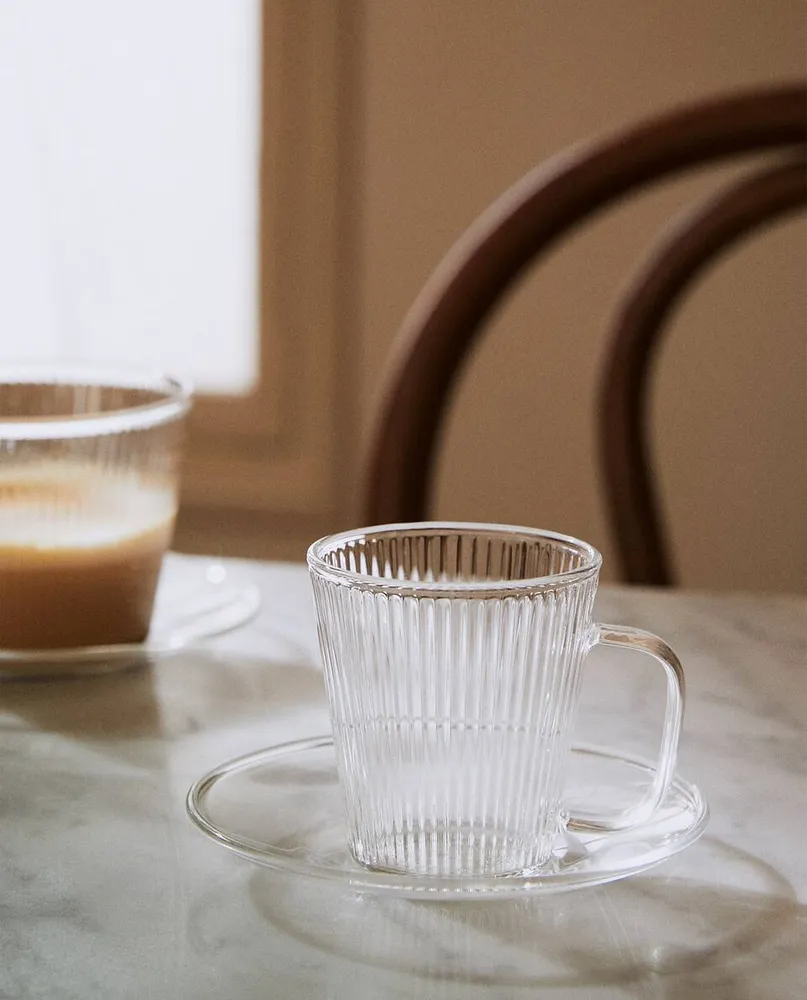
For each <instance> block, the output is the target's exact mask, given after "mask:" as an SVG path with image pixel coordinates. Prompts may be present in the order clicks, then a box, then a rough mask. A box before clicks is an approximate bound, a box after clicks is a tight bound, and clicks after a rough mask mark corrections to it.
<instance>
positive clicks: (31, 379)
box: [0, 361, 193, 441]
mask: <svg viewBox="0 0 807 1000" xmlns="http://www.w3.org/2000/svg"><path fill="white" fill-rule="evenodd" d="M26 384H30V385H85V386H94V385H97V386H109V387H117V388H122V389H149V390H152V391H154V392H159V393H161V394H162V398H161V399H157V400H154V401H153V402H150V403H143V404H141V405H138V406H129V407H123V408H121V409H117V410H105V411H103V412H101V413H77V414H73V413H65V414H59V415H56V416H41V417H38V416H24V417H5V416H3V417H0V440H5V441H41V440H57V439H61V438H83V437H99V436H101V435H107V434H120V433H125V432H128V431H139V430H146V429H147V428H150V427H158V426H160V425H162V424H167V423H169V422H170V421H172V420H177V419H179V418H180V417H183V416H184V415H185V414H186V413H187V412H188V410H189V409H190V407H191V405H192V391H193V390H192V386H191V383H190V382H189V381H188V380H187V379H184V378H180V377H177V376H173V375H168V374H166V373H164V372H161V371H159V370H154V369H147V368H143V369H140V368H136V367H129V366H124V365H101V364H91V363H85V362H74V361H65V362H59V361H51V362H23V363H19V364H10V365H0V390H2V387H3V386H11V385H26Z"/></svg>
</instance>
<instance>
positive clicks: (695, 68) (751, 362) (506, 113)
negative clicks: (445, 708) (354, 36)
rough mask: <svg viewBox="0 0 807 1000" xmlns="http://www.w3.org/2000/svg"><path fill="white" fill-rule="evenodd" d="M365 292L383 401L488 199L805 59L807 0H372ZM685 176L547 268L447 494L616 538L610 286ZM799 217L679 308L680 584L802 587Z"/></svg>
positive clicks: (665, 424) (450, 475) (672, 442)
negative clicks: (432, 287) (455, 251)
mask: <svg viewBox="0 0 807 1000" xmlns="http://www.w3.org/2000/svg"><path fill="white" fill-rule="evenodd" d="M362 12H363V53H364V55H363V74H362V76H363V109H362V114H361V135H362V140H361V150H360V156H359V157H358V161H359V164H360V183H361V198H360V205H361V229H360V241H359V242H360V254H359V257H360V260H361V273H360V278H359V288H358V293H359V306H360V323H359V325H360V329H361V344H360V355H361V361H362V369H363V377H364V386H365V407H364V410H363V414H362V416H363V419H364V420H365V423H366V419H367V413H368V412H369V407H368V405H367V403H368V402H369V400H370V399H371V398H372V391H373V387H374V385H375V384H376V380H377V376H378V373H379V371H380V369H381V366H382V362H383V359H384V357H385V354H386V352H387V350H388V347H389V344H390V341H391V338H392V336H393V334H394V332H395V331H396V329H397V327H398V325H399V323H400V321H401V319H402V317H403V315H404V313H405V311H406V309H407V307H408V306H409V305H410V303H411V301H412V299H413V298H414V296H415V295H416V293H417V291H418V290H419V288H420V286H421V285H422V283H423V282H424V281H425V279H426V277H427V276H428V274H429V272H430V271H431V269H432V268H433V267H434V266H435V265H436V263H437V262H438V260H439V259H440V257H441V256H442V255H443V253H444V252H445V251H446V250H447V249H448V247H449V246H450V244H451V243H452V242H453V240H454V239H455V238H456V237H457V236H458V235H459V234H460V233H461V232H462V230H463V229H464V228H465V227H466V226H467V225H468V224H469V223H470V221H471V220H472V219H473V218H474V216H475V215H476V213H477V212H479V211H480V210H481V209H482V208H484V207H485V206H486V205H487V204H488V202H489V201H491V200H492V199H493V198H494V197H496V195H497V194H498V193H499V192H500V191H501V190H503V189H504V188H505V187H507V186H508V185H509V184H510V183H512V182H513V181H515V180H516V179H517V178H518V177H519V176H520V175H521V174H522V173H524V172H525V171H526V170H527V169H529V168H530V167H531V166H532V165H533V164H535V163H536V162H537V161H539V160H541V159H542V158H543V157H545V156H548V155H550V154H551V153H553V152H555V151H557V150H559V149H561V148H562V147H564V146H565V145H566V144H568V143H570V142H573V141H575V140H577V139H580V138H582V137H586V136H589V135H591V134H594V133H598V132H602V131H604V130H609V129H613V128H616V127H618V126H619V125H620V124H622V123H624V122H628V121H630V120H631V119H633V118H635V117H637V116H640V115H643V114H646V113H649V112H652V111H654V110H656V109H659V108H664V107H667V106H670V105H671V104H673V103H675V102H676V101H679V100H683V99H687V98H690V97H693V96H696V95H700V94H705V93H708V92H712V91H718V90H721V89H724V88H729V87H733V86H736V85H741V84H748V83H753V82H758V81H769V80H772V79H785V78H791V77H794V76H796V75H798V74H799V73H803V71H804V64H805V46H804V23H803V22H804V6H803V4H802V2H801V0H746V2H744V3H741V4H738V3H736V0H709V2H708V3H704V2H702V0H656V2H654V3H645V2H642V0H632V2H617V0H614V2H602V3H598V2H587V3H574V2H562V3H541V2H538V0H439V2H438V3H435V2H434V0H407V2H406V3H388V2H382V0H365V2H364V3H363V5H362ZM701 189H703V179H702V178H697V179H695V180H692V179H690V180H687V181H686V182H684V183H679V184H677V185H675V186H673V187H671V188H667V189H665V190H664V191H663V192H661V193H657V194H654V195H652V196H650V197H646V198H644V199H643V200H642V202H641V203H640V204H639V205H637V206H636V207H635V208H633V209H631V210H630V211H620V212H619V213H612V214H611V215H610V216H609V217H608V218H605V219H603V220H601V221H599V222H597V224H596V225H594V226H593V227H591V228H590V229H589V230H587V234H586V235H585V236H584V237H576V238H575V239H574V240H573V241H572V242H571V243H570V244H569V246H568V248H567V249H566V250H565V251H564V252H563V253H562V254H561V255H560V256H559V258H558V259H557V261H555V262H554V263H553V264H552V265H551V266H550V267H542V268H541V270H540V271H539V273H536V274H535V275H534V276H531V277H530V279H529V280H528V281H527V282H526V284H525V285H524V286H523V287H522V288H521V289H520V290H519V291H518V292H517V294H516V295H515V296H514V297H513V298H512V300H511V301H510V302H509V303H508V304H507V306H506V308H505V309H504V310H503V313H502V315H501V318H500V319H499V320H498V321H497V323H496V324H495V327H494V328H492V329H491V331H490V333H489V335H488V337H487V339H486V341H485V343H484V345H483V346H482V349H481V350H480V351H479V352H478V354H477V355H476V357H475V358H474V360H473V362H472V364H471V366H470V368H469V370H468V373H467V376H466V378H465V381H464V382H463V384H462V388H461V391H460V393H459V396H458V399H457V402H456V405H455V406H454V409H453V412H452V414H451V418H450V422H449V424H450V426H449V430H448V433H447V436H446V441H445V448H444V453H443V458H442V461H441V465H440V477H441V480H440V488H439V495H438V498H437V504H436V510H435V512H434V513H435V514H436V515H438V516H444V517H458V518H459V517H461V518H473V519H491V520H500V521H510V522H517V523H523V524H535V525H540V526H543V527H551V528H555V529H559V530H564V531H568V532H572V533H575V534H579V535H582V536H583V537H585V538H587V539H589V540H590V541H592V542H594V543H595V544H597V545H598V546H600V547H601V548H602V549H603V550H604V553H605V556H606V565H607V563H608V558H609V556H610V553H611V547H610V544H609V539H608V532H607V528H606V525H605V521H604V515H603V509H602V504H601V497H600V493H599V491H598V484H597V472H596V466H595V456H594V433H593V411H592V407H593V393H594V387H595V383H596V375H597V370H598V365H599V362H600V357H601V352H602V348H603V334H604V322H605V318H606V316H607V312H608V304H609V302H610V301H611V300H612V299H613V295H614V292H615V290H616V288H617V287H618V285H619V284H620V282H621V281H622V280H623V279H624V276H625V274H626V272H627V269H629V268H630V266H631V262H633V261H635V260H636V255H637V253H639V252H640V251H641V250H642V249H643V248H645V247H647V246H648V245H649V241H650V240H651V239H652V237H653V233H654V227H655V226H656V224H657V223H659V222H660V221H661V220H663V219H664V218H665V217H666V216H667V215H668V214H669V212H670V210H671V209H673V208H674V207H675V206H676V205H678V204H679V203H681V202H682V200H683V199H684V198H685V196H686V195H691V194H692V193H693V192H695V191H699V190H701ZM803 241H804V225H803V222H800V221H790V222H787V223H784V224H782V225H780V226H778V227H777V228H776V229H775V230H774V231H772V232H771V234H770V235H767V236H765V237H764V238H762V239H761V240H759V241H757V242H752V243H750V244H748V245H747V247H744V248H743V249H742V250H741V251H740V252H738V253H735V254H734V255H732V256H731V257H730V258H728V259H726V261H725V262H724V263H722V264H721V265H720V266H719V267H718V268H717V269H716V270H715V271H714V272H713V274H712V275H710V279H709V281H708V282H706V283H705V285H704V286H703V288H702V290H699V291H698V293H697V295H696V296H694V297H693V298H692V299H691V301H690V303H688V304H687V306H686V308H685V309H684V310H683V311H682V312H681V314H680V315H679V317H678V318H677V321H676V323H675V325H674V327H673V328H672V329H671V331H670V336H669V342H668V345H667V346H666V348H665V351H664V356H663V359H662V364H661V369H660V377H659V381H658V393H657V398H656V403H655V407H654V411H655V426H656V428H657V433H656V440H657V448H658V461H659V464H660V471H661V475H662V479H663V482H664V484H665V486H666V487H667V491H666V496H667V499H668V507H669V513H670V518H671V527H672V532H673V537H674V541H675V547H676V552H677V554H678V557H679V558H678V563H679V566H680V570H681V575H682V577H683V582H684V583H685V584H687V585H689V586H696V587H706V586H717V587H741V588H748V589H782V590H795V589H805V586H806V580H805V570H804V565H805V561H806V560H805V555H807V535H806V530H807V529H806V528H805V516H804V515H805V506H806V505H805V500H807V466H805V453H806V452H807V448H805V445H806V444H807V440H806V438H807V404H806V402H805V396H806V395H807V394H806V393H805V387H806V386H807V377H806V375H807V364H806V355H805V336H804V335H805V269H804V265H805V257H804V242H803Z"/></svg>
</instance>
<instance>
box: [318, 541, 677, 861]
mask: <svg viewBox="0 0 807 1000" xmlns="http://www.w3.org/2000/svg"><path fill="white" fill-rule="evenodd" d="M600 563H601V557H600V555H599V553H598V552H597V551H596V550H595V549H594V548H593V547H592V546H590V545H588V544H587V543H586V542H582V541H579V540H577V539H575V538H570V537H567V536H564V535H558V534H554V533H552V532H544V531H537V530H533V529H529V528H518V527H509V526H503V525H479V524H458V523H445V524H441V523H419V524H399V525H384V526H380V527H373V528H366V529H363V530H358V531H351V532H345V533H343V534H339V535H334V536H331V537H328V538H323V539H320V540H319V541H318V542H315V543H314V544H313V545H312V546H311V548H310V549H309V552H308V565H309V569H310V573H311V578H312V583H313V590H314V601H315V606H316V613H317V625H318V631H319V638H320V646H321V649H322V655H323V661H324V668H325V683H326V688H327V692H328V700H329V705H330V713H331V720H332V725H333V735H334V743H335V747H336V754H337V764H338V769H339V777H340V782H341V785H342V790H343V793H344V798H345V803H346V807H347V817H348V828H349V847H350V850H351V852H352V854H353V856H354V857H355V859H356V860H357V861H358V862H359V863H360V864H362V865H365V866H368V867H370V868H374V869H380V870H384V871H391V872H399V873H403V874H406V875H418V876H434V877H441V878H442V877H484V876H507V875H516V874H517V875H524V874H525V873H529V872H532V871H535V872H540V870H541V868H542V867H543V866H545V865H546V863H547V862H548V861H549V859H550V857H551V855H552V852H553V849H554V848H555V846H556V845H557V842H558V837H559V835H560V834H561V833H562V831H563V829H564V827H565V825H566V824H567V822H574V823H577V824H578V825H581V826H586V827H589V828H592V827H593V828H597V829H603V830H609V829H623V828H627V827H631V826H634V825H637V824H640V823H642V822H644V821H646V820H647V819H648V818H649V817H650V816H651V815H652V814H653V812H654V811H655V810H656V809H657V808H658V806H659V805H660V803H661V802H662V801H663V799H664V796H665V794H666V792H667V790H668V788H669V784H670V781H671V779H672V777H673V774H674V771H675V763H676V755H677V748H678V739H679V735H680V731H681V722H682V717H683V703H684V680H683V672H682V669H681V665H680V663H679V661H678V658H677V657H676V655H675V654H674V653H673V651H672V650H671V649H670V648H669V646H667V645H666V644H665V643H664V642H663V641H662V640H661V639H659V638H658V637H656V636H654V635H652V634H650V633H647V632H642V631H639V630H638V629H632V628H628V627H626V626H614V625H598V624H595V623H594V622H593V620H592V607H593V603H594V596H595V593H596V590H597V583H598V576H599V569H600ZM596 643H604V644H606V645H616V646H628V647H631V648H634V649H639V650H642V651H644V652H646V653H649V654H650V655H651V656H652V657H654V658H655V660H656V661H657V662H658V663H659V664H660V665H661V666H662V668H663V669H664V671H665V674H666V677H667V706H666V713H665V719H664V724H663V734H662V741H661V753H660V759H659V762H658V767H657V770H656V774H655V778H654V781H653V784H652V786H651V787H650V789H649V790H648V791H647V793H646V795H645V796H644V798H642V800H641V801H639V802H637V803H636V804H635V805H634V806H633V807H631V808H630V809H628V810H627V811H626V812H624V813H622V814H621V815H619V816H617V817H609V818H607V819H605V818H601V817H598V816H596V815H578V816H575V817H572V818H571V820H570V818H569V817H568V816H567V813H566V810H565V807H564V791H565V766H566V761H567V757H568V752H569V739H570V732H571V726H572V722H573V720H574V716H575V709H576V706H577V701H578V693H579V687H580V668H581V664H582V662H583V660H584V658H585V656H586V654H587V653H588V651H589V650H590V649H591V648H592V646H594V645H595V644H596Z"/></svg>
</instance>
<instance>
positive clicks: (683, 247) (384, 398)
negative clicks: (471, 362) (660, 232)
mask: <svg viewBox="0 0 807 1000" xmlns="http://www.w3.org/2000/svg"><path fill="white" fill-rule="evenodd" d="M806 147H807V87H805V86H804V85H802V84H793V85H787V86H778V87H772V88H768V89H764V90H755V91H753V92H745V93H740V94H734V95H729V96H724V97H721V98H718V99H713V100H709V101H704V102H701V103H697V104H694V105H691V106H687V107H684V108H681V109H677V110H674V111H672V112H670V113H667V114H664V115H660V116H657V117H653V118H651V119H649V120H645V121H643V122H641V123H640V124H638V125H637V126H635V127H633V128H630V129H628V130H625V131H620V132H618V133H616V134H614V135H611V136H610V137H607V138H605V139H600V140H597V141H594V142H592V143H589V144H586V145H583V146H578V147H575V148H573V149H571V150H570V151H568V152H565V153H563V154H561V155H559V156H557V157H554V158H553V159H551V160H549V161H548V162H547V163H545V164H543V165H541V166H538V167H537V168H535V169H534V170H532V171H530V173H528V174H527V175H526V176H525V177H524V178H522V180H521V181H519V182H518V183H517V184H515V185H514V186H513V187H512V188H511V189H510V190H509V191H507V192H506V193H505V194H504V195H503V196H502V197H500V198H499V199H498V200H497V201H496V202H495V203H494V204H493V205H491V206H490V208H488V209H487V211H485V212H484V213H483V214H482V215H481V216H479V218H478V219H477V220H476V222H474V224H473V225H472V226H471V227H470V229H469V230H468V231H467V232H466V233H465V234H464V235H463V236H462V237H461V238H460V240H459V241H458V242H457V243H456V244H455V245H454V247H453V248H452V249H451V250H450V252H449V253H448V255H447V256H446V257H445V258H444V260H443V261H442V263H441V264H440V265H439V267H438V268H437V270H436V271H435V272H434V274H433V275H432V277H431V278H430V280H429V281H428V282H427V284H426V285H425V287H424V288H423V290H422V292H421V294H420V295H419V297H418V298H417V300H416V301H415V303H414V305H413V307H412V309H411V310H410V312H409V314H408V315H407V317H406V319H405V320H404V323H403V326H402V328H401V330H400V332H399V334H398V337H397V339H396V341H395V344H394V346H393V351H392V354H391V357H390V360H389V362H388V365H387V369H386V373H385V377H384V380H383V385H382V392H381V396H380V405H379V409H378V412H377V415H376V419H375V421H374V424H373V428H372V435H371V440H370V448H369V451H368V455H367V459H366V465H365V469H364V510H363V516H364V520H365V523H367V524H380V523H389V522H396V521H418V520H424V519H425V518H426V516H427V508H428V501H429V490H430V486H431V481H432V472H433V465H434V458H435V451H436V444H437V440H438V434H439V430H440V425H441V421H442V418H443V416H444V415H445V411H446V407H447V403H448V399H449V395H450V391H451V389H452V387H453V385H454V382H455V380H456V378H457V376H458V374H459V372H460V370H461V368H462V365H463V362H464V361H465V359H466V358H467V356H468V354H469V352H470V349H471V347H472V346H473V344H474V343H475V341H476V338H477V337H478V336H479V335H480V333H481V331H482V328H483V325H484V323H485V320H486V319H487V318H488V317H489V316H490V314H491V312H492V310H493V308H494V306H495V305H496V304H497V303H498V301H499V300H500V299H501V297H502V296H503V295H504V293H505V292H507V291H508V290H509V289H510V288H511V287H512V285H513V284H514V282H515V281H516V279H517V278H518V277H519V276H520V275H521V274H522V273H523V272H524V271H525V269H526V267H527V265H529V264H531V263H535V262H537V261H538V260H539V259H540V258H541V256H542V255H544V254H546V253H547V252H548V251H549V250H550V249H551V248H552V247H553V246H554V245H556V244H557V243H558V242H559V241H560V240H561V239H562V238H563V237H564V236H566V235H567V234H569V233H571V232H572V231H573V230H574V229H575V228H576V227H577V226H578V225H579V224H580V223H581V222H582V221H583V220H585V219H587V218H590V217H592V216H594V215H595V214H596V213H598V212H600V211H601V210H603V209H605V208H606V207H608V206H611V205H612V204H613V203H615V202H616V201H618V200H619V199H622V198H624V197H625V196H627V195H628V194H631V193H633V192H638V191H640V190H642V189H644V188H646V187H647V186H648V185H650V184H652V183H656V182H659V181H663V180H665V179H667V178H670V177H672V176H674V175H675V174H677V173H680V172H681V171H684V170H685V169H687V168H692V167H696V166H699V165H703V164H710V163H719V162H721V161H727V160H729V159H732V158H733V159H737V158H738V157H745V156H749V155H751V154H760V153H768V154H776V155H774V156H766V157H765V158H764V163H763V165H762V166H760V164H759V162H758V160H757V161H756V168H755V170H754V171H753V172H752V173H750V174H748V175H746V176H744V177H743V178H742V179H741V180H739V181H734V182H733V183H732V184H730V185H729V186H728V187H727V188H725V189H724V190H721V191H720V192H719V193H718V194H716V195H714V196H713V197H712V198H710V199H709V200H708V201H707V202H706V203H704V204H702V205H701V206H699V207H698V208H697V209H696V210H695V211H694V212H692V213H689V214H687V215H686V216H685V217H683V218H681V219H680V220H679V221H677V222H676V223H674V225H673V227H672V229H671V230H669V231H668V233H667V235H665V236H664V238H663V239H662V240H661V241H660V242H659V244H658V245H657V247H656V248H655V249H654V251H652V252H651V255H650V258H649V259H648V261H647V262H646V263H645V265H644V266H643V267H642V268H641V269H640V271H639V272H638V275H637V277H636V279H635V280H634V282H633V284H632V285H631V287H630V288H629V289H628V291H627V293H626V294H625V295H624V297H623V298H622V300H621V301H620V303H619V306H618V308H617V311H616V315H615V318H614V322H613V327H612V329H611V331H610V340H609V348H608V352H607V359H606V364H605V368H604V372H603V376H602V384H601V391H600V397H599V405H598V409H597V420H598V436H599V453H600V460H601V464H602V473H603V482H604V487H605V493H606V501H607V505H608V509H609V513H610V518H611V523H612V527H613V531H614V535H615V541H616V547H617V554H618V557H619V559H620V562H621V566H622V571H623V577H624V579H626V580H627V581H628V582H632V583H644V584H658V585H669V584H671V583H672V582H673V573H672V569H671V563H670V557H669V553H668V546H667V541H666V537H665V533H664V528H663V525H662V521H661V516H660V512H659V505H658V501H657V497H656V491H655V488H654V480H653V474H652V466H651V462H650V457H649V447H648V435H647V425H648V421H647V418H646V404H647V396H648V385H649V373H650V370H651V364H652V361H653V358H654V355H655V352H656V349H657V348H658V346H659V343H660V342H661V335H662V332H663V330H664V325H665V321H666V320H667V319H668V317H669V316H670V314H671V312H672V310H673V308H674V306H675V305H676V303H677V302H678V301H679V299H680V297H681V296H682V294H683V293H684V292H685V291H686V290H687V288H688V287H689V285H690V283H691V282H692V279H693V278H694V277H695V276H696V275H697V274H698V273H699V272H700V271H701V270H702V268H703V267H704V266H705V265H707V264H708V263H710V262H711V261H713V260H714V259H715V258H716V257H717V256H718V255H719V254H720V253H722V252H723V251H725V250H726V249H727V248H728V247H729V246H731V245H732V244H733V243H734V242H735V241H737V240H738V239H740V238H741V237H743V236H745V235H746V234H748V233H750V232H751V231H752V230H754V229H756V228H758V227H760V226H762V225H764V224H766V223H769V222H771V221H773V220H774V219H776V218H777V217H779V216H782V215H783V214H785V213H787V212H790V211H793V210H795V209H797V208H800V207H804V205H805V204H806V203H807V171H806V170H805V162H806V161H805V148H806Z"/></svg>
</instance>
